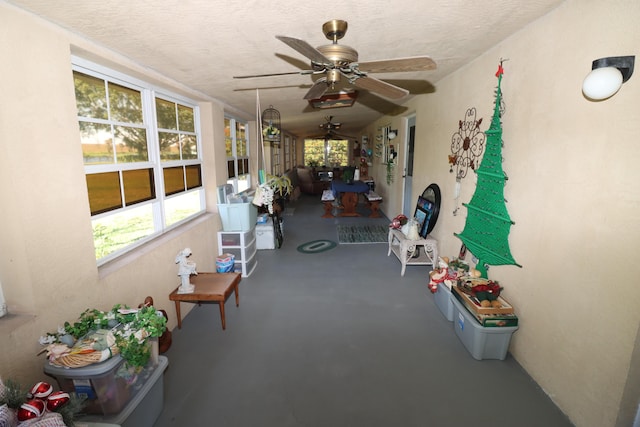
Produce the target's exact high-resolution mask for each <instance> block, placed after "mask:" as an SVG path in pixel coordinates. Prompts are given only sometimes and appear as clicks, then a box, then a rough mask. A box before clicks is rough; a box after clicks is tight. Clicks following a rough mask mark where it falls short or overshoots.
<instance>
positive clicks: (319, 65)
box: [234, 19, 436, 99]
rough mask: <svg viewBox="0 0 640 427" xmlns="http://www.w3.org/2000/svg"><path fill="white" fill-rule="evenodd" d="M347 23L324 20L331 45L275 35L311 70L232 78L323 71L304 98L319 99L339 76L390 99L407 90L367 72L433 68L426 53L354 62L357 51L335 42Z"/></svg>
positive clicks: (339, 37)
mask: <svg viewBox="0 0 640 427" xmlns="http://www.w3.org/2000/svg"><path fill="white" fill-rule="evenodd" d="M347 26H348V25H347V22H346V21H342V20H339V19H333V20H331V21H328V22H325V23H324V25H323V26H322V32H323V33H324V35H325V37H326V38H328V39H329V40H331V41H332V44H329V45H323V46H318V47H317V48H314V47H313V46H311V45H310V44H309V43H307V42H306V41H304V40H300V39H296V38H293V37H286V36H276V38H277V39H278V40H280V41H282V42H284V43H285V44H287V45H288V46H289V47H291V48H293V49H294V50H296V51H298V52H299V53H301V54H302V55H304V56H306V57H307V58H309V59H310V60H311V69H309V70H301V71H294V72H288V73H273V74H257V75H252V76H234V79H246V78H253V77H270V76H281V75H287V74H302V75H305V74H312V75H319V74H323V76H322V77H320V78H319V79H318V80H316V81H315V83H314V84H313V86H312V87H311V89H309V91H308V92H307V94H306V95H305V96H304V99H317V98H320V97H321V96H322V95H324V93H325V92H326V91H327V90H328V89H329V88H331V89H335V86H336V83H338V82H340V81H341V79H342V77H344V78H345V79H347V81H348V82H349V83H350V84H353V85H355V86H357V87H359V88H362V89H365V90H369V91H371V92H376V93H378V94H380V95H382V96H384V97H387V98H390V99H402V98H404V97H405V96H407V95H408V94H409V91H408V90H406V89H404V88H401V87H398V86H395V85H392V84H390V83H387V82H384V81H382V80H379V79H376V78H374V77H371V76H369V73H389V72H405V71H426V70H434V69H435V68H436V63H435V62H434V61H433V60H432V59H431V58H429V57H428V56H415V57H410V58H397V59H382V60H379V61H369V62H358V52H357V51H356V50H355V49H353V48H352V47H349V46H346V45H339V44H338V40H340V39H341V38H342V37H344V35H345V34H346V32H347Z"/></svg>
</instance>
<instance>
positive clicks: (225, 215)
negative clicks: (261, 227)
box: [218, 197, 258, 231]
mask: <svg viewBox="0 0 640 427" xmlns="http://www.w3.org/2000/svg"><path fill="white" fill-rule="evenodd" d="M252 200H253V199H252V198H251V197H250V198H249V202H248V203H226V204H219V205H218V212H219V213H220V219H221V220H222V229H223V230H224V231H249V230H251V229H252V228H253V227H254V226H255V225H256V219H257V218H258V208H257V207H256V206H255V205H254V204H253V203H251V201H252Z"/></svg>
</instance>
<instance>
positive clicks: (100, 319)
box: [40, 304, 167, 369]
mask: <svg viewBox="0 0 640 427" xmlns="http://www.w3.org/2000/svg"><path fill="white" fill-rule="evenodd" d="M101 329H109V333H111V334H113V337H114V338H115V346H116V347H117V348H118V351H119V353H120V355H121V356H122V358H123V359H124V360H125V362H126V363H127V365H128V366H131V367H133V368H136V369H137V368H143V367H144V366H146V364H147V363H148V361H149V357H150V356H151V348H150V343H149V338H158V337H160V336H161V335H162V334H163V333H164V332H165V330H166V329H167V319H166V318H165V317H164V316H163V315H162V313H161V312H159V311H157V310H156V309H155V308H154V307H153V306H144V307H142V308H139V309H130V308H129V307H127V306H123V305H121V304H116V305H114V306H113V308H112V309H111V310H110V311H108V312H103V311H100V310H97V309H87V310H85V311H84V312H82V314H80V317H79V318H78V320H77V321H76V322H74V323H70V322H65V324H64V327H62V328H58V331H57V333H47V335H46V336H44V337H40V343H41V344H43V345H47V344H53V343H64V344H66V345H68V346H69V347H71V346H72V344H71V345H70V344H69V343H68V342H66V341H65V340H64V337H65V336H66V335H71V336H72V337H73V338H75V340H79V339H81V338H84V337H86V336H87V335H89V334H91V333H92V332H95V331H98V330H101ZM95 335H99V334H95ZM98 344H100V345H103V344H102V343H96V345H98ZM96 349H97V348H96ZM100 349H102V348H100Z"/></svg>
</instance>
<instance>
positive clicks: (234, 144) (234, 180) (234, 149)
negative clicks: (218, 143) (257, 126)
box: [224, 115, 251, 193]
mask: <svg viewBox="0 0 640 427" xmlns="http://www.w3.org/2000/svg"><path fill="white" fill-rule="evenodd" d="M224 122H225V129H226V127H227V122H228V123H229V130H230V132H229V136H228V138H229V140H230V142H231V156H229V155H227V156H226V162H227V184H231V185H233V189H234V191H235V192H236V193H242V192H245V191H249V190H251V145H250V140H249V134H250V133H249V132H250V127H249V122H248V121H246V120H241V119H238V118H236V117H233V116H230V115H225V116H224ZM238 123H239V124H242V125H244V136H245V137H244V141H245V151H246V155H244V156H239V155H238V137H237V133H236V130H237V124H238ZM226 139H227V135H225V154H226V143H227V141H226ZM240 161H242V162H243V163H244V162H245V161H246V165H247V171H246V173H242V174H241V173H240V172H239V171H240V168H239V166H238V163H239V162H240ZM230 162H233V171H234V176H233V177H230V176H229V164H230ZM240 177H246V179H243V180H240V179H239V178H240ZM242 181H246V184H247V185H246V188H241V187H240V182H242Z"/></svg>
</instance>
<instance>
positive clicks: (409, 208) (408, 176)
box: [402, 116, 416, 218]
mask: <svg viewBox="0 0 640 427" xmlns="http://www.w3.org/2000/svg"><path fill="white" fill-rule="evenodd" d="M405 135H406V138H405V142H404V144H405V147H404V152H405V153H407V155H406V156H405V157H404V158H405V163H404V174H403V178H404V191H403V193H402V194H403V195H402V213H404V214H405V215H406V216H407V217H409V218H412V217H413V211H414V210H415V208H416V206H415V205H416V200H413V199H412V197H411V191H412V186H413V148H414V143H415V138H416V116H411V117H409V118H408V120H407V132H405Z"/></svg>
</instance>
